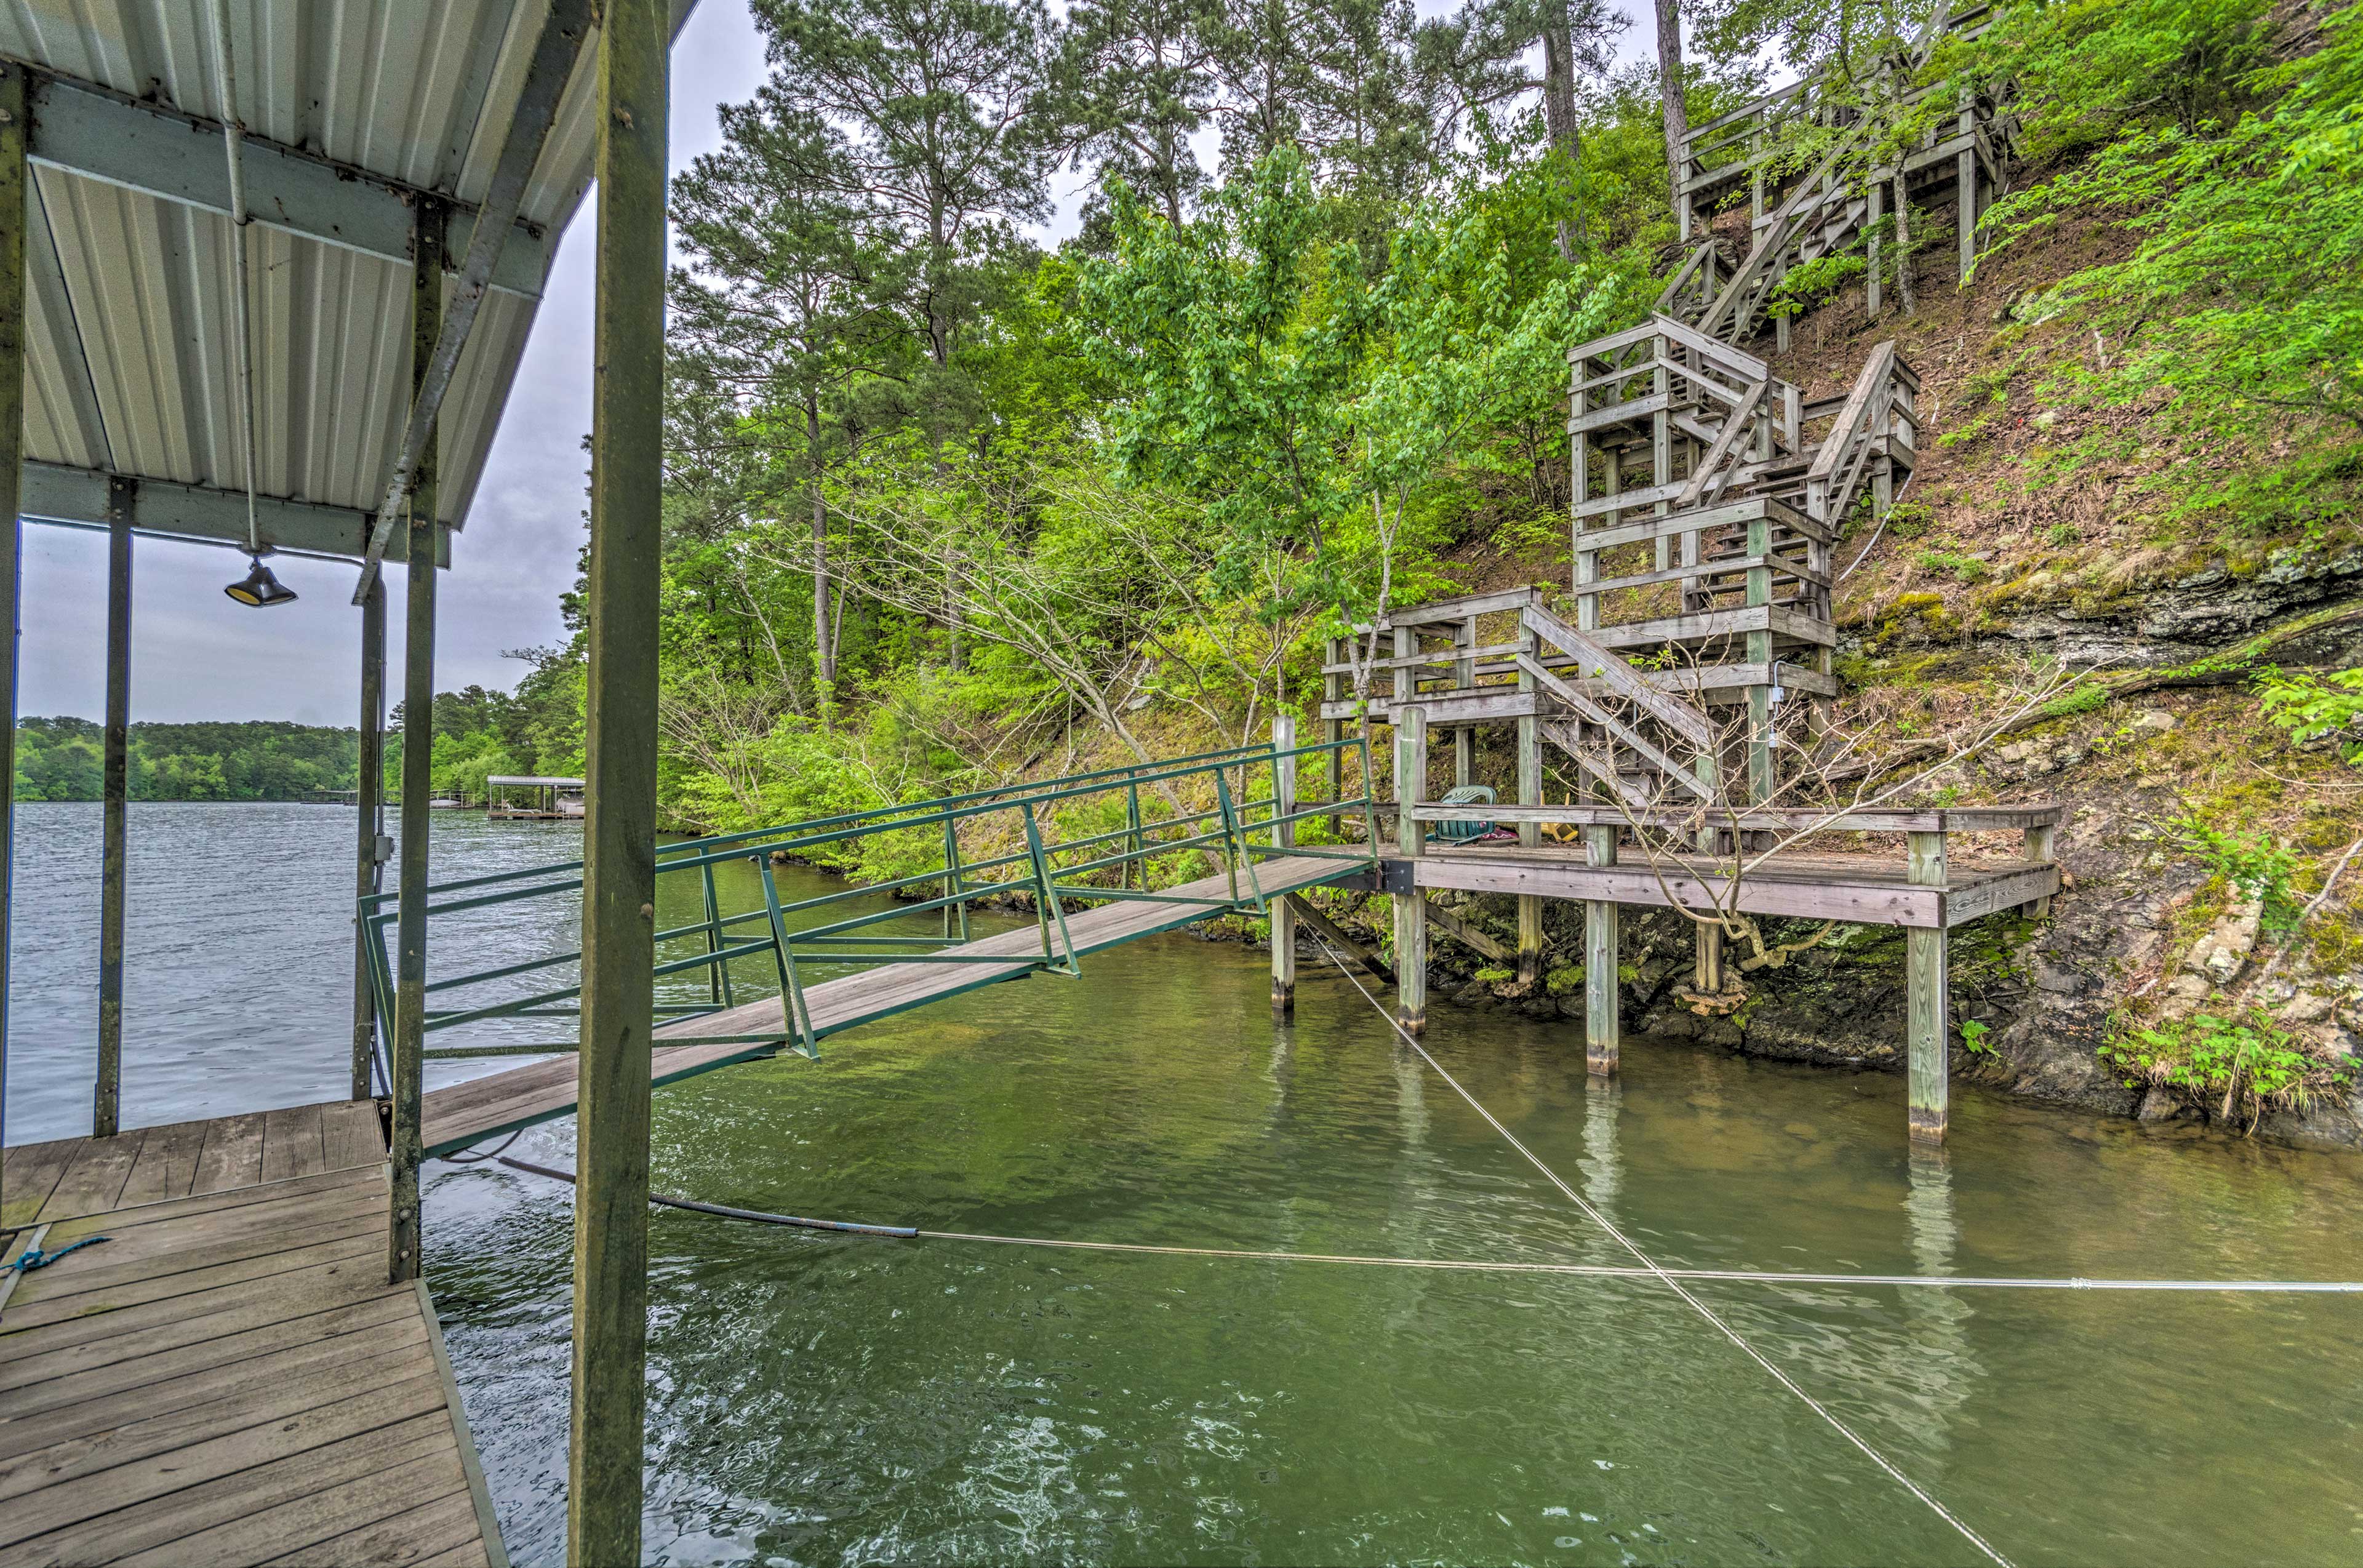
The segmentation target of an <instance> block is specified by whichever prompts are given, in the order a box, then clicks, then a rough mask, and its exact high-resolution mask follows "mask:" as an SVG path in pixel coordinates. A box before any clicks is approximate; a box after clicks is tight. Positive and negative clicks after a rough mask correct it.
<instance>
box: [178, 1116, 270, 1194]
mask: <svg viewBox="0 0 2363 1568" xmlns="http://www.w3.org/2000/svg"><path fill="white" fill-rule="evenodd" d="M261 1180H262V1113H261V1111H245V1112H241V1113H240V1114H239V1115H237V1116H226V1117H223V1118H220V1119H219V1120H217V1121H215V1122H212V1123H210V1124H208V1125H207V1127H206V1129H205V1148H204V1149H203V1150H202V1151H199V1153H198V1155H197V1180H196V1184H195V1185H194V1186H193V1187H192V1188H191V1189H190V1191H191V1192H193V1193H218V1192H227V1191H228V1190H229V1189H231V1188H233V1187H250V1186H252V1185H254V1184H255V1183H257V1182H259V1181H261Z"/></svg>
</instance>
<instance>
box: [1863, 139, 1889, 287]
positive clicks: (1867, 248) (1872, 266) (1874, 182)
mask: <svg viewBox="0 0 2363 1568" xmlns="http://www.w3.org/2000/svg"><path fill="white" fill-rule="evenodd" d="M1886 211H1887V181H1886V180H1885V178H1884V177H1882V176H1880V175H1876V174H1874V175H1873V176H1871V181H1870V191H1869V207H1868V208H1867V209H1866V210H1865V211H1864V213H1863V217H1862V227H1863V229H1864V231H1865V233H1866V236H1867V238H1866V239H1865V240H1864V244H1863V250H1864V260H1865V261H1866V262H1867V263H1868V265H1867V266H1866V268H1865V270H1864V272H1863V275H1862V307H1863V313H1864V315H1866V316H1867V317H1869V318H1870V319H1871V320H1873V321H1876V320H1878V319H1879V304H1880V298H1879V220H1880V218H1881V217H1885V216H1886Z"/></svg>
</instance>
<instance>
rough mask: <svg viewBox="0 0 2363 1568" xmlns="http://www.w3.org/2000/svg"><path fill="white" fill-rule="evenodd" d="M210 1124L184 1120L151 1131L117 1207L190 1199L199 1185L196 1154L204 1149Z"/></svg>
mask: <svg viewBox="0 0 2363 1568" xmlns="http://www.w3.org/2000/svg"><path fill="white" fill-rule="evenodd" d="M207 1125H208V1124H207V1123H205V1122H202V1121H182V1122H173V1123H172V1124H171V1125H170V1126H166V1127H151V1128H150V1129H148V1138H147V1141H145V1142H144V1143H142V1144H140V1146H139V1159H138V1160H137V1161H135V1162H133V1163H132V1166H131V1177H130V1179H129V1180H128V1181H127V1182H125V1183H124V1184H123V1191H122V1192H121V1193H120V1194H118V1195H116V1200H115V1205H114V1207H117V1208H128V1207H132V1206H133V1205H135V1204H147V1203H162V1202H165V1201H167V1200H169V1199H172V1198H176V1197H186V1196H188V1195H189V1193H190V1190H191V1189H192V1188H193V1187H194V1186H195V1184H196V1180H197V1155H198V1153H199V1151H202V1150H203V1149H204V1148H205V1128H206V1126H207Z"/></svg>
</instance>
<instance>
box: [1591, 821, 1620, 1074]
mask: <svg viewBox="0 0 2363 1568" xmlns="http://www.w3.org/2000/svg"><path fill="white" fill-rule="evenodd" d="M1583 851H1584V854H1583V860H1584V863H1585V864H1586V865H1592V866H1613V865H1614V864H1615V863H1616V828H1614V826H1613V825H1610V826H1595V827H1588V828H1584V830H1583ZM1617 1043H1618V1035H1617V1021H1616V906H1615V904H1614V902H1613V901H1611V900H1609V899H1604V898H1587V899H1585V900H1584V901H1583V1066H1584V1070H1585V1071H1586V1072H1589V1073H1614V1072H1615V1071H1616V1053H1617Z"/></svg>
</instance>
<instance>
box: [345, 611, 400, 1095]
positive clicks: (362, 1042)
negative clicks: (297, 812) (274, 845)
mask: <svg viewBox="0 0 2363 1568" xmlns="http://www.w3.org/2000/svg"><path fill="white" fill-rule="evenodd" d="M353 782H354V784H356V785H357V786H358V787H357V788H356V789H355V790H354V792H353V794H354V796H355V799H354V806H355V811H354V817H355V820H356V824H357V826H356V828H355V829H354V836H355V839H356V842H355V844H354V848H353V898H354V906H353V908H354V914H353V1041H352V1046H353V1049H352V1097H353V1098H354V1099H357V1100H366V1099H368V1098H369V1097H370V1095H371V1091H372V1088H373V1086H374V1085H373V1084H372V1073H371V1068H370V1062H371V1057H372V1055H373V1054H374V1050H373V1048H374V1047H375V1045H376V1040H377V992H376V990H375V988H374V987H373V986H372V984H371V980H370V969H371V964H370V951H369V949H370V943H372V942H373V941H375V940H378V938H377V934H376V933H375V932H374V931H372V929H370V925H369V922H368V921H366V920H365V919H363V918H362V917H361V912H360V911H361V904H360V900H361V899H362V898H364V897H367V896H368V895H371V894H372V893H375V892H377V891H378V884H379V880H380V876H381V868H382V867H383V865H384V861H383V849H382V846H381V845H380V844H379V842H378V840H379V839H380V838H381V837H383V834H384V832H385V582H384V579H383V578H380V579H379V580H378V581H376V582H374V583H372V584H370V585H369V592H368V593H367V594H365V595H362V597H361V772H360V774H359V776H358V777H356V778H355V779H354V781H353ZM391 1023H392V1020H390V1019H389V1020H388V1024H389V1026H391Z"/></svg>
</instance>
